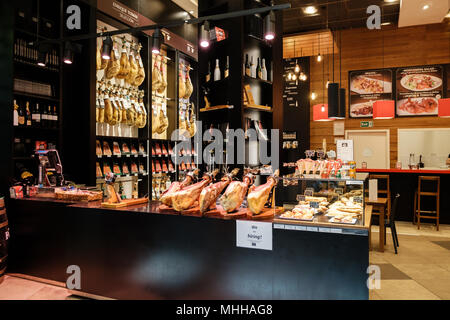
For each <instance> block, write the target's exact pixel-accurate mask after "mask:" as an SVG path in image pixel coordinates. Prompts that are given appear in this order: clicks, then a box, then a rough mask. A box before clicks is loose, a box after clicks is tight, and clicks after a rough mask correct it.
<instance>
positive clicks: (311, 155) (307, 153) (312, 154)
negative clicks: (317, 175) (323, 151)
mask: <svg viewBox="0 0 450 320" xmlns="http://www.w3.org/2000/svg"><path fill="white" fill-rule="evenodd" d="M315 153H316V151H314V150H306V151H305V155H306V157H307V158H312V157H314V154H315Z"/></svg>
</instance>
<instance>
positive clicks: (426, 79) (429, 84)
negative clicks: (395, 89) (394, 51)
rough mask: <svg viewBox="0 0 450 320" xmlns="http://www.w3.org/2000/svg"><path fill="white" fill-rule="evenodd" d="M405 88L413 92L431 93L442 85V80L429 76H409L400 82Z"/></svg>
mask: <svg viewBox="0 0 450 320" xmlns="http://www.w3.org/2000/svg"><path fill="white" fill-rule="evenodd" d="M400 84H401V85H402V87H403V88H405V89H408V90H411V91H430V90H434V89H436V88H439V87H440V86H441V85H442V79H439V78H438V77H435V76H430V75H428V74H408V75H406V76H404V77H403V78H402V79H401V80H400Z"/></svg>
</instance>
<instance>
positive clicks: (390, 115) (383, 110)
mask: <svg viewBox="0 0 450 320" xmlns="http://www.w3.org/2000/svg"><path fill="white" fill-rule="evenodd" d="M394 117H395V101H394V100H379V101H375V102H374V103H373V118H374V119H394Z"/></svg>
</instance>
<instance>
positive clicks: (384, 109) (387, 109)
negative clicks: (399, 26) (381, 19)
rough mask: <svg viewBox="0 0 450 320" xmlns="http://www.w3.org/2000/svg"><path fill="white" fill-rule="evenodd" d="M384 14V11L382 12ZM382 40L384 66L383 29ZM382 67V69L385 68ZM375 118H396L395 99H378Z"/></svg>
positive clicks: (374, 104)
mask: <svg viewBox="0 0 450 320" xmlns="http://www.w3.org/2000/svg"><path fill="white" fill-rule="evenodd" d="M381 10H383V9H381ZM381 15H383V11H382V12H381ZM381 40H382V44H381V47H382V50H383V52H382V57H383V59H382V67H383V68H384V33H383V31H381ZM383 68H382V69H383ZM372 109H373V118H374V119H394V118H395V101H394V100H378V101H375V102H374V103H373V105H372Z"/></svg>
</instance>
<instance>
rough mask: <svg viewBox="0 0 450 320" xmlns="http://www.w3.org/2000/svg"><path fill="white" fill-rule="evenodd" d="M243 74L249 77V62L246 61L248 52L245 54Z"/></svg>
mask: <svg viewBox="0 0 450 320" xmlns="http://www.w3.org/2000/svg"><path fill="white" fill-rule="evenodd" d="M245 75H246V76H248V77H250V75H251V73H250V64H249V62H248V54H246V55H245Z"/></svg>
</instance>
